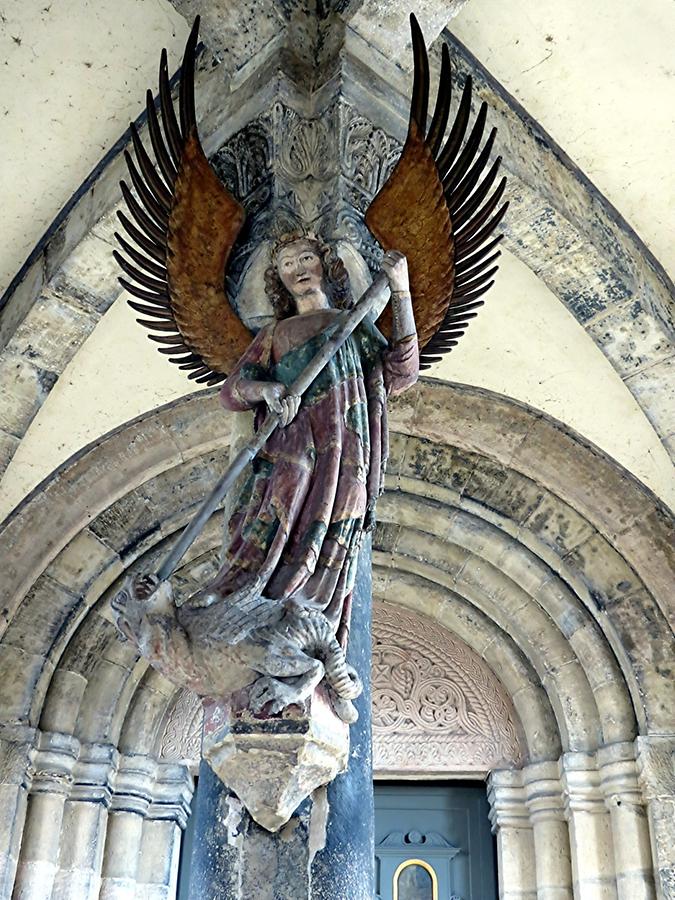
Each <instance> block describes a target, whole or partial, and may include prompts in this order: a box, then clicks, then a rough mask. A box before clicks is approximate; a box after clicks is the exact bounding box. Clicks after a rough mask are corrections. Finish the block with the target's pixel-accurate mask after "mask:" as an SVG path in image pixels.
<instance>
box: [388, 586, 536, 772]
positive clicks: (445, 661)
mask: <svg viewBox="0 0 675 900" xmlns="http://www.w3.org/2000/svg"><path fill="white" fill-rule="evenodd" d="M373 636H374V638H373V676H372V678H373V759H374V766H375V769H376V770H377V771H379V772H420V773H421V772H433V771H437V772H438V771H448V772H453V771H458V770H460V771H485V772H487V771H489V770H490V769H493V768H496V767H498V766H500V765H503V764H506V763H508V764H516V763H518V762H519V760H520V759H521V756H522V753H521V750H520V746H519V739H518V731H517V729H516V726H515V724H514V722H515V715H514V713H513V710H512V707H511V704H510V702H509V699H508V697H507V695H506V694H505V692H504V691H503V689H502V688H501V687H500V686H499V684H498V683H497V681H496V679H495V677H494V675H492V673H491V672H490V670H489V669H488V667H487V666H486V665H485V664H484V663H483V662H482V661H481V660H480V658H479V657H478V656H476V654H475V653H473V652H472V651H471V650H470V649H469V648H468V647H467V646H466V645H465V644H463V643H461V642H460V641H458V640H456V639H455V638H454V637H453V636H452V635H451V634H450V633H449V632H447V631H444V630H443V629H439V628H438V625H436V624H435V623H433V622H432V621H431V620H429V619H427V618H426V617H425V616H421V615H419V614H416V613H412V612H409V611H408V610H404V609H402V608H401V607H399V606H394V605H393V604H389V603H379V602H378V603H375V604H374V605H373Z"/></svg>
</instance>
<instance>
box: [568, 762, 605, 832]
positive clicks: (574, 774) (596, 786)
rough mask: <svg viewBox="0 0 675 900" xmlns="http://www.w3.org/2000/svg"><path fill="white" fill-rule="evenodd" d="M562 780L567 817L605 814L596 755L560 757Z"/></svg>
mask: <svg viewBox="0 0 675 900" xmlns="http://www.w3.org/2000/svg"><path fill="white" fill-rule="evenodd" d="M560 780H561V783H562V788H563V796H564V803H565V815H566V816H567V817H569V816H570V815H571V814H572V813H575V812H589V813H595V814H600V813H604V812H605V801H604V797H603V795H602V791H601V790H600V773H599V772H598V766H597V760H596V755H595V753H586V752H570V753H563V755H562V756H561V757H560Z"/></svg>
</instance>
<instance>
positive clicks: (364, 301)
mask: <svg viewBox="0 0 675 900" xmlns="http://www.w3.org/2000/svg"><path fill="white" fill-rule="evenodd" d="M387 290H388V281H387V277H386V275H385V274H384V272H380V273H379V275H378V276H377V277H376V278H375V280H374V281H373V283H372V284H371V285H370V287H369V288H368V290H366V291H365V292H364V294H363V296H362V297H361V299H360V300H359V302H358V303H357V304H356V306H355V307H353V309H351V310H349V311H348V312H346V313H344V314H343V315H344V319H343V322H342V324H341V325H340V327H339V328H338V330H337V331H336V332H335V334H333V335H332V336H331V337H330V338H329V339H328V340H327V341H326V343H325V344H324V345H323V347H322V348H321V350H319V352H318V353H317V354H316V356H314V357H313V358H312V360H311V361H310V362H309V363H308V364H307V366H306V367H305V368H304V369H303V370H302V372H301V373H300V374H299V375H298V377H297V378H296V379H295V381H294V382H293V384H291V386H290V387H289V389H288V393H289V394H294V395H296V396H299V397H301V396H302V395H303V394H304V393H305V391H306V390H307V388H308V387H310V385H311V384H312V382H313V381H314V379H315V378H316V377H317V375H319V373H320V372H321V371H322V370H323V368H324V366H325V365H326V363H328V362H329V361H330V360H331V359H332V358H333V356H334V355H335V353H336V352H337V350H339V349H340V347H341V346H342V345H343V344H344V342H345V341H346V340H347V338H348V337H349V336H350V335H351V334H352V332H353V331H354V330H355V328H356V327H357V326H358V325H359V324H360V323H361V322H362V321H363V319H365V317H366V316H367V315H368V313H369V312H371V310H373V309H374V308H375V307H376V306H378V305H379V304H380V303H381V302H382V301H384V300H385V299H386V296H385V295H386V291H387ZM280 421H281V418H280V416H279V414H278V413H274V412H272V411H270V412H268V413H267V415H266V416H265V419H264V421H263V423H262V425H261V426H260V428H259V429H258V431H257V432H256V433H255V435H254V436H253V438H252V439H251V440H250V441H249V443H248V444H246V446H244V447H242V448H241V450H240V451H239V452H238V453H237V455H236V456H235V458H234V459H233V460H232V462H231V463H230V466H229V468H228V469H227V470H226V471H225V472H224V474H223V475H221V477H220V478H219V479H218V481H217V482H216V484H215V486H214V488H213V490H212V491H211V493H210V494H209V496H208V497H207V498H206V500H205V501H204V502H203V503H202V505H201V507H200V508H199V510H198V512H197V513H196V515H195V517H194V518H193V519H192V521H191V522H190V523H189V525H187V526H186V528H185V530H184V531H183V533H182V534H181V536H180V537H179V538H178V540H177V541H176V543H175V545H174V546H173V548H172V550H171V551H170V553H169V554H168V555H167V557H166V559H165V560H164V562H163V563H162V565H161V566H160V567H159V569H158V571H157V578H158V579H159V581H166V579H167V578H169V577H170V576H171V575H172V574H173V572H174V571H175V569H176V566H177V565H178V563H179V562H180V561H181V559H182V558H183V556H184V555H185V553H187V551H188V550H189V548H190V547H191V546H192V544H193V543H194V541H195V540H196V539H197V538H198V537H199V535H200V534H201V532H202V529H203V528H204V526H205V525H206V523H207V522H208V521H209V519H210V518H211V516H212V515H213V513H214V512H215V511H216V509H217V508H218V506H219V504H220V502H221V500H222V499H223V497H224V496H225V494H226V493H227V492H228V491H229V489H230V488H231V487H232V485H233V484H234V483H235V481H236V480H237V478H238V477H239V475H240V474H241V472H242V471H243V470H244V469H245V468H246V466H247V465H248V463H249V462H251V460H253V459H254V458H255V457H256V456H257V455H258V453H259V452H260V451H261V450H262V448H263V447H264V446H265V443H266V441H267V440H268V438H269V437H270V436H271V435H272V433H273V432H274V430H275V429H276V428H277V426H278V425H279V422H280Z"/></svg>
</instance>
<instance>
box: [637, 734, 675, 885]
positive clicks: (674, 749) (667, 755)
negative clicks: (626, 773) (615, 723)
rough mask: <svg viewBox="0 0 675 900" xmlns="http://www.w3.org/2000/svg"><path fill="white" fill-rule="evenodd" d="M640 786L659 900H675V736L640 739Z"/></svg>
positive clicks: (651, 736)
mask: <svg viewBox="0 0 675 900" xmlns="http://www.w3.org/2000/svg"><path fill="white" fill-rule="evenodd" d="M637 750H638V753H637V763H638V771H639V777H640V785H641V787H642V792H643V795H644V798H645V800H646V802H647V812H648V815H649V830H650V837H651V845H652V854H653V858H654V872H655V875H656V896H657V897H658V898H659V900H673V898H675V736H673V735H663V736H661V735H648V736H644V737H642V736H640V737H638V739H637Z"/></svg>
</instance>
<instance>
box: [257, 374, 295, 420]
mask: <svg viewBox="0 0 675 900" xmlns="http://www.w3.org/2000/svg"><path fill="white" fill-rule="evenodd" d="M262 398H263V400H264V401H265V403H266V404H267V408H268V409H269V410H270V411H271V412H273V413H276V414H277V415H278V416H279V417H280V422H279V424H280V425H281V426H282V427H284V426H286V425H288V424H289V423H290V422H292V421H293V419H294V418H295V417H296V416H297V414H298V410H299V409H300V397H298V396H296V395H295V394H289V393H288V390H287V388H286V385H284V384H280V383H279V382H273V383H272V384H266V385H265V387H263V389H262Z"/></svg>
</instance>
